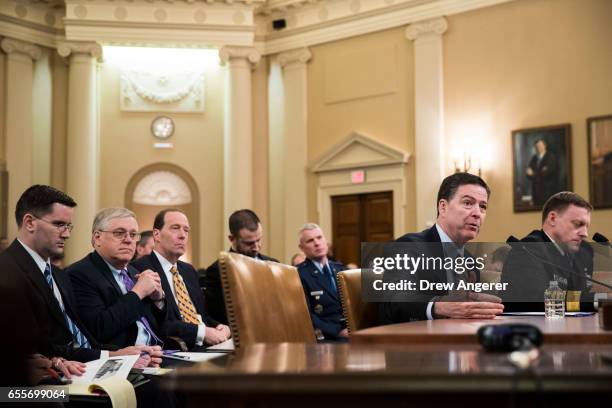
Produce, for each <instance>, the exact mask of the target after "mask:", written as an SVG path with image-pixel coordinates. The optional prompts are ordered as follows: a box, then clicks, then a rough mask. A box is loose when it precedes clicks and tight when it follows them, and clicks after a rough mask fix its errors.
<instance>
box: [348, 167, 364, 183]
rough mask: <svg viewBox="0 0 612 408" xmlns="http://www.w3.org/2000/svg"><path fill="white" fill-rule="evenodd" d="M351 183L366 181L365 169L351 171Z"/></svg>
mask: <svg viewBox="0 0 612 408" xmlns="http://www.w3.org/2000/svg"><path fill="white" fill-rule="evenodd" d="M351 183H353V184H361V183H365V170H355V171H351Z"/></svg>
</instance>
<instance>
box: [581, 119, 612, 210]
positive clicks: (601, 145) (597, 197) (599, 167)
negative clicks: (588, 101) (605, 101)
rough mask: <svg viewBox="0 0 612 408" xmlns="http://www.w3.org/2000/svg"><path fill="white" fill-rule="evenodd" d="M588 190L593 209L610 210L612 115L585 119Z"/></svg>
mask: <svg viewBox="0 0 612 408" xmlns="http://www.w3.org/2000/svg"><path fill="white" fill-rule="evenodd" d="M587 132H588V135H589V190H590V199H591V204H592V205H593V207H595V208H612V115H608V116H598V117H594V118H588V119H587Z"/></svg>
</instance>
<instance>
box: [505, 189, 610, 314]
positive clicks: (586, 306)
mask: <svg viewBox="0 0 612 408" xmlns="http://www.w3.org/2000/svg"><path fill="white" fill-rule="evenodd" d="M592 211H593V207H592V206H591V204H590V203H589V202H588V201H586V200H585V199H583V198H582V197H580V196H579V195H578V194H576V193H573V192H569V191H563V192H560V193H557V194H554V195H553V196H551V197H550V198H549V199H548V200H547V201H546V203H545V204H544V208H543V210H542V228H541V229H539V230H533V231H532V232H530V233H529V234H528V235H527V236H525V237H524V238H522V239H521V240H520V243H517V244H513V243H510V245H511V246H512V250H511V251H510V253H509V254H508V258H507V260H506V262H505V263H504V267H503V270H502V275H501V282H503V283H507V290H506V291H505V292H504V293H503V294H502V298H503V299H504V304H505V305H506V308H507V309H508V310H510V311H528V312H541V311H543V310H544V291H545V290H546V288H548V286H549V282H550V281H557V282H558V283H559V287H560V288H561V289H563V290H568V291H577V292H580V293H579V297H578V298H577V299H576V301H577V305H578V304H582V305H580V309H583V310H593V306H594V303H595V301H596V299H599V298H605V296H602V294H593V293H590V292H591V287H592V284H591V282H590V281H588V280H587V279H585V277H588V278H590V277H591V276H592V274H593V249H592V248H591V247H590V246H589V245H588V244H587V243H586V242H585V240H586V238H587V236H588V235H587V233H588V227H589V225H590V223H591V212H592ZM574 311H576V310H574Z"/></svg>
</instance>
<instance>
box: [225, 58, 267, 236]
mask: <svg viewBox="0 0 612 408" xmlns="http://www.w3.org/2000/svg"><path fill="white" fill-rule="evenodd" d="M219 58H220V59H221V63H222V64H224V65H226V66H227V73H226V82H225V123H224V136H225V138H224V139H225V143H224V145H225V146H224V161H223V176H224V177H223V179H224V183H223V187H224V189H223V215H224V217H223V225H224V231H225V236H227V234H228V231H227V219H228V218H229V216H230V214H231V213H232V212H234V211H236V210H239V209H242V208H252V206H253V174H252V169H253V156H252V154H253V147H252V145H253V141H252V139H253V110H252V107H251V68H252V67H253V65H254V64H257V63H258V62H259V60H260V59H261V55H260V54H259V52H258V51H257V50H256V49H255V48H251V47H223V48H221V49H220V50H219ZM222 241H223V247H225V246H227V238H225V237H224V238H223V240H222Z"/></svg>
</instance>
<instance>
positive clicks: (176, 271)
mask: <svg viewBox="0 0 612 408" xmlns="http://www.w3.org/2000/svg"><path fill="white" fill-rule="evenodd" d="M170 273H171V274H172V275H173V276H176V275H178V270H177V269H176V266H174V265H172V267H171V268H170Z"/></svg>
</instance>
